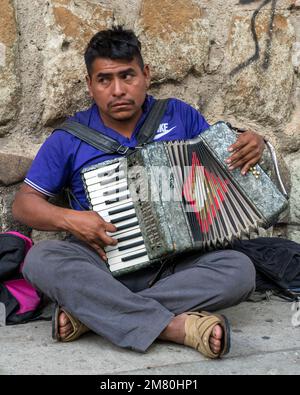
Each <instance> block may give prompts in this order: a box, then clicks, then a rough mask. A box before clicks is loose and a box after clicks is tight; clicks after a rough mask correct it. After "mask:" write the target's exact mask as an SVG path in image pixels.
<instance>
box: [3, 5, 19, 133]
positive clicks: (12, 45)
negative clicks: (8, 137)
mask: <svg viewBox="0 0 300 395" xmlns="http://www.w3.org/2000/svg"><path fill="white" fill-rule="evenodd" d="M0 10H1V12H0V137H1V136H3V135H5V134H7V133H8V131H9V126H8V125H9V123H10V122H12V121H13V120H14V119H15V118H16V114H17V112H18V100H17V96H18V89H19V83H18V78H17V71H16V66H17V61H16V59H17V44H18V39H17V25H16V18H15V11H14V6H13V1H12V0H0Z"/></svg>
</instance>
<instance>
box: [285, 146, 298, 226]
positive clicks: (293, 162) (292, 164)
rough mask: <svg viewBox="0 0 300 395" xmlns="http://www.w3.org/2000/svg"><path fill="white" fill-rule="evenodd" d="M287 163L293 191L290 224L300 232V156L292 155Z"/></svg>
mask: <svg viewBox="0 0 300 395" xmlns="http://www.w3.org/2000/svg"><path fill="white" fill-rule="evenodd" d="M287 163H288V166H289V169H290V172H291V179H292V190H291V198H290V200H291V212H290V222H291V223H292V224H293V225H298V226H299V230H300V174H299V167H300V155H299V153H296V154H292V155H290V156H289V157H288V158H287Z"/></svg>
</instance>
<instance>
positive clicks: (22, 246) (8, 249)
mask: <svg viewBox="0 0 300 395" xmlns="http://www.w3.org/2000/svg"><path fill="white" fill-rule="evenodd" d="M32 245H33V242H32V240H31V239H30V238H28V237H26V236H24V235H23V234H21V233H19V232H6V233H0V302H1V303H3V304H4V305H5V309H6V324H7V325H9V324H20V323H24V322H28V321H30V320H32V319H35V318H36V317H37V315H38V314H39V311H38V309H39V306H40V304H41V298H40V296H39V294H38V292H37V290H36V289H35V288H34V287H33V286H32V285H31V284H29V283H28V282H27V281H26V280H25V279H24V278H23V275H22V267H23V264H24V259H25V256H26V254H27V252H28V251H29V249H30V248H31V247H32Z"/></svg>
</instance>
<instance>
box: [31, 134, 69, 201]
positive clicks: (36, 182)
mask: <svg viewBox="0 0 300 395" xmlns="http://www.w3.org/2000/svg"><path fill="white" fill-rule="evenodd" d="M71 140H72V136H70V135H69V134H68V133H66V132H64V131H55V132H54V133H53V134H52V135H51V136H49V137H48V138H47V140H46V141H45V142H44V144H43V145H42V146H41V148H40V150H39V151H38V153H37V155H36V157H35V159H34V160H33V162H32V165H31V167H30V169H29V171H28V173H27V175H26V178H25V180H24V182H25V183H26V184H28V185H29V186H31V187H32V188H34V189H36V190H37V191H39V192H41V193H43V194H44V195H47V196H50V197H51V196H55V195H56V194H58V193H59V192H60V191H61V190H62V189H63V187H64V186H65V185H66V184H67V183H68V181H69V177H70V173H71V166H72V158H73V155H72V151H73V150H72V149H71V148H72V141H71Z"/></svg>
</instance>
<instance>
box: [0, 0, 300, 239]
mask: <svg viewBox="0 0 300 395" xmlns="http://www.w3.org/2000/svg"><path fill="white" fill-rule="evenodd" d="M113 24H125V26H126V27H128V28H133V29H135V31H136V32H137V33H138V35H139V37H140V39H141V41H142V43H143V54H144V57H145V60H146V61H147V62H148V63H149V64H150V65H151V68H152V77H153V84H152V87H151V90H150V92H151V93H152V94H154V95H156V96H158V97H170V96H175V97H178V98H181V99H183V100H185V101H187V102H188V103H190V104H191V105H193V106H195V107H196V108H198V109H199V110H200V111H201V112H202V113H203V114H204V115H205V116H206V118H207V119H208V120H209V121H210V122H215V121H218V120H228V121H231V122H232V123H234V124H236V125H238V126H243V127H250V128H252V129H254V130H256V131H258V132H259V133H261V134H264V135H267V136H268V137H269V138H270V139H271V141H272V142H273V143H274V144H275V146H276V148H277V150H278V152H279V153H281V154H282V156H283V157H284V159H285V163H286V164H287V167H288V168H289V170H290V173H291V180H292V190H291V212H290V217H289V218H288V221H287V222H288V226H285V227H282V229H281V230H280V232H281V233H282V234H287V235H288V236H289V237H290V238H292V239H294V240H298V241H300V204H299V203H300V202H299V199H300V198H299V196H300V193H299V192H300V177H299V170H300V1H299V0H289V1H288V0H175V1H174V0H127V1H120V0H48V1H44V0H14V1H13V0H0V230H2V231H5V230H7V229H12V228H16V227H19V225H18V224H15V223H14V222H13V220H12V218H11V213H10V207H11V201H12V199H13V196H14V193H15V191H16V190H17V188H18V186H19V183H20V182H21V180H22V178H23V177H24V174H25V173H26V169H27V168H28V166H29V164H30V162H31V160H32V158H33V157H34V155H35V153H36V152H37V150H38V148H39V147H40V145H41V144H42V142H43V141H44V140H45V138H46V137H47V135H48V134H49V133H50V132H51V130H52V128H53V127H54V126H55V125H57V124H58V123H59V122H60V121H61V120H62V119H63V118H65V117H66V116H67V115H69V114H72V113H73V112H74V111H76V110H79V109H82V108H84V107H87V106H88V105H89V98H88V95H87V89H86V86H85V68H84V62H83V56H82V55H83V51H84V47H85V45H86V43H87V41H88V40H89V38H90V37H91V36H92V35H93V34H94V33H96V32H97V31H98V30H100V29H102V28H105V27H111V26H112V25H113ZM283 167H284V165H283ZM20 229H22V230H23V231H25V230H24V227H23V228H20ZM26 231H27V232H30V230H26ZM284 232H287V233H284Z"/></svg>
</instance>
